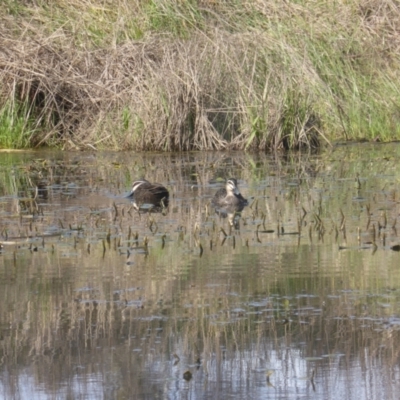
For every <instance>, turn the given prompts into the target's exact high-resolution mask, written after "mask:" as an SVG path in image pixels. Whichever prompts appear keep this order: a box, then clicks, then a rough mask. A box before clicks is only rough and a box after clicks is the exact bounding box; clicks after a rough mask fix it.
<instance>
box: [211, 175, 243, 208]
mask: <svg viewBox="0 0 400 400" xmlns="http://www.w3.org/2000/svg"><path fill="white" fill-rule="evenodd" d="M212 204H213V206H214V207H219V208H228V207H238V208H240V207H241V209H240V210H234V211H242V210H243V207H244V206H247V205H248V201H247V200H246V199H245V198H244V197H243V196H242V194H241V193H240V191H239V188H238V184H237V180H236V179H235V178H230V179H228V180H227V181H226V185H225V187H224V188H221V189H219V190H218V192H217V193H215V196H214V198H213V200H212Z"/></svg>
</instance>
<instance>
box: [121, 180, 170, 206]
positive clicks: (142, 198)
mask: <svg viewBox="0 0 400 400" xmlns="http://www.w3.org/2000/svg"><path fill="white" fill-rule="evenodd" d="M128 197H129V198H132V200H133V201H134V203H135V204H136V207H137V208H140V206H141V205H142V204H150V205H153V206H155V207H162V208H165V207H167V206H168V201H169V192H168V189H167V188H166V187H165V186H163V185H161V184H160V183H151V182H149V181H148V180H147V179H139V180H137V181H135V182H133V184H132V190H131V192H130V194H129V195H128Z"/></svg>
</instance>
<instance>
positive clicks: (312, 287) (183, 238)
mask: <svg viewBox="0 0 400 400" xmlns="http://www.w3.org/2000/svg"><path fill="white" fill-rule="evenodd" d="M119 157H120V156H119ZM129 157H131V155H129ZM142 157H143V158H142ZM147 157H149V158H148V159H147V158H146V157H145V156H143V155H141V156H140V158H139V159H140V160H141V161H140V162H138V163H139V164H140V163H141V162H142V163H143V167H142V168H148V167H144V165H147V166H148V165H153V167H157V165H158V164H157V161H155V160H156V159H157V158H156V157H154V158H153V157H152V156H147ZM185 157H186V156H185ZM199 157H203V156H199ZM218 157H219V156H216V155H212V156H210V155H208V156H207V155H206V156H204V158H200V160H197V162H192V164H193V165H195V168H196V169H194V170H193V169H192V167H187V166H186V164H185V163H184V162H183V161H182V162H179V163H178V162H177V161H176V160H174V159H173V158H171V159H169V160H170V162H168V157H167V158H166V159H163V161H162V162H163V164H164V165H165V166H166V168H165V169H164V168H163V169H161V168H159V169H157V168H154V170H153V169H149V170H148V171H146V172H147V175H150V174H151V173H153V175H152V176H151V178H152V179H153V178H155V180H158V181H163V182H165V184H166V185H167V186H168V187H169V188H170V189H171V193H173V195H172V196H171V197H172V199H171V204H170V205H169V208H168V209H167V210H166V214H165V215H162V214H148V213H147V214H140V213H138V212H137V211H135V210H133V209H131V205H130V204H129V203H128V202H126V201H125V200H124V199H123V198H122V196H121V198H118V199H115V198H114V197H113V198H110V197H107V196H105V195H102V193H106V194H109V193H122V192H124V190H125V188H128V187H129V185H128V184H126V185H124V182H125V180H127V181H129V180H130V179H131V177H132V176H133V175H135V174H137V171H136V170H130V169H127V170H124V171H121V170H120V169H118V172H116V171H114V170H112V172H106V171H107V170H102V169H101V168H100V167H99V165H101V164H104V160H102V159H101V160H99V165H97V164H94V165H92V166H90V165H83V166H82V169H84V170H85V173H84V174H83V175H82V176H75V177H74V180H75V182H78V183H80V184H79V185H77V186H78V187H77V189H76V190H74V191H73V192H74V195H73V196H72V194H71V192H72V191H69V192H68V193H67V194H63V192H62V191H60V190H58V189H57V190H56V188H52V187H50V188H49V189H48V190H49V193H48V194H49V198H50V199H51V201H47V202H46V201H45V200H44V199H41V200H36V199H35V200H34V201H36V202H37V206H38V207H39V201H40V202H41V204H40V207H41V208H42V210H41V212H40V213H39V212H37V207H36V206H34V207H32V208H31V207H26V208H22V207H21V208H19V211H18V213H17V212H16V211H15V210H16V209H15V208H13V205H12V206H11V205H10V203H11V202H14V200H13V199H12V200H10V202H9V203H8V202H4V203H2V212H3V214H2V220H1V224H2V232H3V241H4V242H5V245H4V249H3V252H2V254H1V258H0V263H1V264H0V285H1V286H2V289H3V290H1V291H0V318H1V320H0V322H1V324H2V325H3V326H9V327H10V328H8V329H9V332H10V334H7V335H5V336H4V339H3V347H2V350H1V351H2V356H3V358H2V360H4V361H3V363H4V364H7V365H9V364H12V363H13V360H16V359H18V360H20V361H19V362H20V365H23V364H24V363H25V365H28V364H29V362H30V360H31V358H30V357H35V361H36V363H35V366H34V367H32V368H36V371H37V372H38V375H41V374H42V375H41V376H45V375H44V374H43V371H44V370H46V367H48V366H49V365H57V366H58V367H59V368H60V369H59V370H58V371H56V372H55V374H54V377H53V378H54V380H55V382H60V381H61V380H62V379H63V378H64V379H68V378H69V377H70V376H73V375H74V374H75V373H76V365H82V364H85V363H86V362H87V363H91V361H90V357H94V358H95V359H96V360H97V361H98V363H97V365H101V364H102V360H103V358H102V357H104V356H105V354H104V353H102V351H103V352H105V353H107V351H108V349H109V348H110V346H111V347H114V349H115V358H112V359H113V360H115V359H118V360H119V361H118V362H119V363H120V364H119V365H120V366H122V369H123V370H127V371H129V368H131V367H130V366H131V365H133V364H135V365H137V366H138V367H137V368H139V369H140V370H141V371H149V374H157V372H154V371H152V370H151V368H150V366H151V365H152V363H153V362H154V360H161V361H163V363H162V365H163V368H164V369H163V370H162V373H164V372H165V371H167V372H170V370H169V369H168V368H170V367H171V368H172V367H173V362H171V363H170V364H168V362H167V360H169V359H170V358H171V357H168V355H171V354H173V353H176V354H178V355H179V357H180V362H179V365H178V366H177V367H179V368H181V370H180V371H179V378H180V379H182V377H183V373H184V372H185V371H186V370H190V371H191V373H192V374H193V379H196V378H197V376H198V375H196V374H200V373H201V371H202V369H203V368H204V369H206V370H207V371H208V372H209V374H210V375H211V376H213V377H215V376H216V375H217V374H219V373H224V372H227V370H228V369H229V368H235V367H234V366H232V365H235V364H236V363H238V364H240V363H242V362H246V363H247V362H248V363H249V364H250V365H251V366H253V365H256V361H254V360H259V358H260V354H262V355H263V357H265V364H266V366H265V369H267V368H271V369H273V368H274V366H273V365H270V364H268V362H269V358H268V357H270V356H269V355H271V354H274V355H276V358H277V359H279V360H282V359H283V358H284V357H283V354H287V355H288V358H289V361H293V359H294V357H299V354H300V356H301V357H303V358H307V357H310V358H311V357H314V356H315V354H318V355H321V354H328V353H330V354H338V353H341V354H344V356H343V357H346V361H348V363H350V361H351V360H352V359H353V357H358V358H359V359H361V361H362V362H368V360H369V358H368V357H367V352H368V354H371V355H376V356H377V357H378V358H379V359H381V360H384V363H385V365H387V366H388V368H389V367H390V366H392V365H395V364H396V363H397V362H398V358H399V351H397V350H395V351H393V349H395V348H396V342H397V341H398V339H399V337H398V330H397V329H396V323H397V319H396V318H397V317H396V316H397V310H396V304H397V297H398V293H397V290H396V287H397V286H398V284H399V282H398V280H397V275H396V274H395V273H391V271H392V269H391V268H393V270H394V267H393V266H392V265H391V264H390V263H391V262H395V260H394V261H392V260H391V259H390V258H389V257H387V256H386V254H387V252H386V253H385V250H387V249H386V248H385V247H384V243H383V242H381V241H380V240H381V239H380V238H383V237H384V236H385V237H386V239H385V241H386V243H387V244H388V243H389V242H391V241H393V240H396V232H395V223H393V224H392V226H390V224H387V223H386V228H383V223H382V222H381V226H382V228H381V229H380V235H381V236H380V238H379V236H378V230H377V229H376V226H378V219H379V218H382V216H381V211H380V210H378V205H377V204H381V203H383V202H384V200H379V201H378V200H376V199H375V202H372V201H371V205H370V206H369V207H368V208H360V209H359V208H358V206H357V205H353V203H352V202H349V204H350V205H351V206H347V207H345V206H343V205H342V204H343V203H345V202H346V201H347V197H346V198H340V200H338V197H335V196H333V195H332V196H326V200H325V201H324V202H321V201H320V196H319V194H317V195H315V197H313V195H314V193H313V191H314V188H315V187H318V185H327V184H326V182H325V180H324V179H322V180H319V179H318V177H315V178H313V180H304V183H303V184H299V185H298V186H295V187H294V188H293V187H290V188H289V189H288V187H287V184H286V183H287V182H286V181H285V179H284V176H285V175H286V174H285V171H286V169H289V170H291V168H294V166H292V165H291V164H290V163H289V164H288V165H287V166H286V167H285V166H281V167H276V168H274V172H275V170H276V171H278V172H279V171H281V172H282V176H279V178H276V179H275V180H274V181H273V182H272V183H270V185H269V186H268V188H267V191H265V190H266V189H265V187H263V179H264V177H265V175H267V174H268V171H269V169H268V167H263V168H265V169H263V170H262V171H259V170H257V169H256V170H251V164H252V163H251V162H249V161H248V160H249V159H250V160H252V157H253V156H249V155H240V154H236V155H235V157H233V158H234V159H235V161H233V160H228V161H226V159H221V160H219V159H217V160H216V158H218ZM249 157H250V158H249ZM148 160H150V161H148ZM166 160H167V161H166ZM224 160H225V161H224ZM186 161H188V159H186ZM192 161H193V160H192ZM210 162H212V163H213V165H215V166H216V168H217V171H224V169H228V170H229V169H232V170H235V168H236V172H237V171H238V170H239V171H240V170H241V169H239V168H237V165H242V166H245V167H248V168H244V170H243V171H242V175H240V176H239V179H241V180H242V181H244V183H246V184H245V185H243V187H244V189H243V191H244V192H245V193H246V195H248V196H249V197H254V198H255V199H256V201H255V202H254V204H253V206H252V207H247V208H246V209H244V210H243V212H242V216H241V222H242V223H241V224H240V227H239V229H232V227H231V226H230V224H229V222H228V221H226V220H224V219H220V218H219V217H218V216H217V215H215V214H214V213H213V212H212V210H211V209H209V208H208V207H206V205H207V204H208V202H209V199H210V198H211V197H212V195H213V193H214V192H215V190H216V187H215V186H214V185H212V184H209V182H212V178H214V175H218V174H220V173H222V172H215V170H214V171H211V172H210V170H209V168H207V165H209V163H210ZM177 163H178V164H179V168H177V167H176V164H177ZM197 165H199V166H198V167H197ZM278 165H279V164H278ZM83 167H84V168H83ZM95 170H96V171H98V173H99V175H100V177H98V183H97V187H96V190H95V192H94V193H93V187H94V186H93V183H94V182H96V181H97V179H96V173H95ZM165 170H166V171H167V172H165ZM193 171H195V173H193ZM43 172H44V173H46V170H44V171H43ZM53 172H57V169H53ZM126 176H128V178H126ZM100 178H101V179H100ZM63 179H67V175H65V176H64V175H63ZM69 179H71V178H69ZM21 182H23V184H21V187H19V188H18V192H22V191H25V192H28V193H29V190H30V188H31V186H26V185H25V181H23V180H22V181H21ZM89 182H90V184H88V183H89ZM259 182H261V184H260V183H259ZM193 186H195V188H193ZM66 187H67V183H65V184H64V186H63V188H64V189H66ZM345 189H346V187H345V186H344V188H343V190H344V191H345ZM324 191H325V193H327V192H328V193H332V192H333V190H332V189H331V188H329V187H324ZM288 192H290V193H288ZM265 193H267V195H268V198H266V197H265ZM66 196H67V197H68V198H66ZM376 196H377V197H378V198H379V193H378V194H376ZM275 199H277V200H275ZM382 199H383V197H382ZM305 210H307V212H305ZM394 210H395V209H394ZM391 211H392V210H391V209H390V208H388V210H386V211H385V212H386V214H387V217H386V218H387V219H389V221H390V218H391V217H392V216H394V215H395V214H394V213H393V215H392V213H391ZM355 216H356V217H357V220H356V223H354V222H353V221H354V219H355ZM307 225H308V227H307ZM277 226H278V229H276V227H277ZM366 226H369V227H370V228H371V229H372V228H374V229H375V242H376V243H375V245H376V246H377V247H379V250H382V251H381V255H382V254H384V256H385V257H387V260H388V264H390V265H384V267H383V266H382V268H379V269H377V271H375V272H374V273H372V272H371V270H373V269H374V268H375V266H374V264H372V261H371V259H370V258H367V257H366V256H365V252H356V253H355V252H352V251H348V252H346V251H342V252H338V240H339V238H338V237H337V236H338V235H339V236H340V238H342V236H341V235H342V231H341V230H340V229H342V230H343V229H346V236H345V237H344V235H343V239H345V240H346V245H345V246H343V250H346V249H349V250H352V247H354V248H355V249H356V250H357V251H358V250H362V249H363V248H364V247H365V244H366V243H365V242H364V241H365V239H366V238H367V234H369V232H367V231H366V229H365V227H366ZM49 227H51V228H52V229H53V231H52V232H53V233H54V235H53V236H50V235H47V233H49V232H48V229H49ZM270 227H273V228H274V229H269V228H270ZM307 228H308V233H309V234H308V235H307V234H304V232H307ZM271 231H273V232H271ZM277 233H278V234H277ZM290 233H296V234H295V235H290ZM11 238H14V239H11ZM17 239H19V241H18V240H17ZM12 240H14V242H11V241H12ZM359 241H360V243H359ZM6 243H8V244H9V246H8V247H7V246H6ZM208 243H209V244H210V245H209V246H208V245H206V244H208ZM394 243H395V242H394ZM35 248H36V250H37V251H34V249H35ZM327 248H329V249H330V250H329V252H327V250H326V249H327ZM366 248H368V249H371V250H373V249H372V247H371V246H370V247H368V246H366ZM332 249H333V250H332ZM200 256H201V257H200ZM396 267H397V264H396ZM389 274H391V275H389ZM354 276H356V279H355V278H354ZM389 279H390V282H391V287H393V289H394V290H387V288H388V286H387V285H388V284H387V282H388V280H389ZM345 289H346V290H345ZM371 291H373V293H374V294H375V296H373V297H371V296H370V295H369V293H370V292H371ZM303 294H304V296H303ZM307 294H312V295H313V296H309V297H308V296H307ZM253 303H254V304H253ZM371 316H374V318H373V319H372V318H370V317H371ZM393 316H394V317H393ZM382 332H383V333H382ZM299 343H301V345H299ZM95 348H96V349H97V348H99V349H102V350H101V351H100V350H96V352H94V350H93V352H92V349H95ZM133 348H134V349H135V350H137V349H139V350H140V353H141V354H142V355H141V357H136V356H134V355H133V351H132V349H133ZM366 349H367V352H366ZM77 350H79V352H80V353H81V354H80V357H83V359H82V358H78V356H77V354H76V353H75V352H76V351H77ZM127 350H129V351H127ZM33 355H34V356H33ZM199 355H200V356H201V357H200V358H201V363H200V367H199V369H197V364H196V362H197V359H198V358H199ZM89 356H90V357H89ZM107 356H108V354H107ZM105 358H107V359H108V357H105ZM110 358H111V357H110ZM216 360H217V361H218V362H216ZM64 361H65V362H64ZM289 361H288V362H289ZM308 362H309V363H318V364H323V365H327V364H328V363H329V357H327V358H326V359H323V360H320V361H312V360H311V361H308ZM154 363H155V362H154ZM61 364H62V365H63V368H62V367H61ZM313 368H314V365H312V366H311V367H310V371H311V370H312V369H313ZM198 371H200V372H198ZM280 371H281V370H280ZM85 373H86V372H82V374H85ZM237 373H240V372H237ZM278 373H282V372H279V371H278ZM161 375H162V374H161ZM132 376H133V377H131V379H132V383H131V384H132V387H133V388H134V389H133V392H134V390H139V389H138V388H139V386H140V384H141V383H140V382H139V378H138V377H137V376H136V375H135V374H132ZM308 376H309V375H308ZM53 378H51V377H49V378H39V379H43V380H45V381H46V379H49V380H50V379H53ZM275 378H276V380H277V381H278V380H279V379H280V377H276V373H275V374H274V377H273V378H272V377H271V381H272V384H273V383H274V379H275ZM263 379H264V380H265V376H264V375H263ZM315 381H316V385H317V384H318V380H317V379H315ZM46 382H47V381H46ZM47 383H49V386H50V383H51V382H47ZM317 387H318V386H317Z"/></svg>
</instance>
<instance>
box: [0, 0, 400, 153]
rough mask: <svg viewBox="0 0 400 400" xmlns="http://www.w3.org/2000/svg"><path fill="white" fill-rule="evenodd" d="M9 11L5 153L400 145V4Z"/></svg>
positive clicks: (124, 0) (119, 5)
mask: <svg viewBox="0 0 400 400" xmlns="http://www.w3.org/2000/svg"><path fill="white" fill-rule="evenodd" d="M4 4H5V5H4ZM4 4H3V6H2V7H1V9H0V23H1V27H2V29H1V30H0V77H1V85H0V146H1V147H16V148H21V147H31V146H34V147H36V146H42V145H48V146H49V145H50V146H62V147H64V148H92V149H93V148H96V149H101V148H113V149H135V150H164V151H173V150H196V149H228V148H229V149H247V150H255V149H262V150H268V149H279V148H287V149H289V148H298V147H301V146H306V147H317V146H319V145H321V144H323V143H329V142H331V141H332V140H337V139H346V140H356V139H367V140H381V141H388V140H393V139H398V138H399V133H400V128H399V124H398V122H397V120H398V116H399V105H400V83H399V82H400V79H399V75H400V63H399V60H398V56H397V55H398V48H399V45H400V37H399V36H398V34H397V32H398V31H399V29H400V9H399V7H398V5H397V2H395V1H392V0H385V1H384V2H382V1H378V0H350V1H341V0H339V1H335V2H328V1H327V2H316V1H313V2H311V3H310V2H309V1H304V0H298V1H288V2H276V1H274V0H257V1H256V0H250V1H247V2H242V1H234V0H232V1H227V0H181V1H166V0H157V1H154V0H146V1H142V0H140V1H139V0H119V1H106V0H89V1H86V0H85V1H84V0H71V1H68V2H66V1H63V0H57V1H51V2H48V1H46V0H36V1H30V0H26V1H14V0H6V1H5V3H4Z"/></svg>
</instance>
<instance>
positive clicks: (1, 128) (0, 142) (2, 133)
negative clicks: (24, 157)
mask: <svg viewBox="0 0 400 400" xmlns="http://www.w3.org/2000/svg"><path fill="white" fill-rule="evenodd" d="M24 111H26V108H25V107H23V106H19V105H15V104H14V105H12V104H11V103H6V104H5V105H4V106H3V107H2V108H1V109H0V148H2V149H23V148H28V147H29V146H30V145H31V143H32V137H33V136H34V133H35V130H34V129H33V121H32V119H30V118H26V113H25V112H24Z"/></svg>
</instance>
